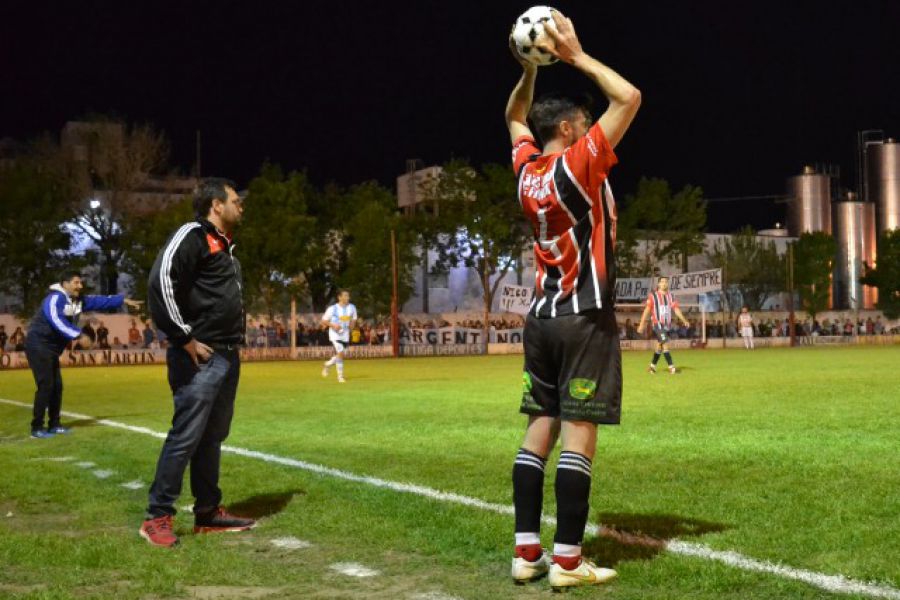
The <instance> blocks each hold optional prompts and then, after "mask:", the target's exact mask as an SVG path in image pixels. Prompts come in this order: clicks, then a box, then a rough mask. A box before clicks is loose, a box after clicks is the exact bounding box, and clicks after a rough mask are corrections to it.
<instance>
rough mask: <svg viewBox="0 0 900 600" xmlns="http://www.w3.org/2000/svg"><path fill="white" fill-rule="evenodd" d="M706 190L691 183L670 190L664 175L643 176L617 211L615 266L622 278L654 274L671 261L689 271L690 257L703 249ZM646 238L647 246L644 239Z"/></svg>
mask: <svg viewBox="0 0 900 600" xmlns="http://www.w3.org/2000/svg"><path fill="white" fill-rule="evenodd" d="M705 227H706V203H705V202H704V201H703V190H701V189H700V188H699V187H695V186H691V185H687V186H685V187H684V188H682V189H681V190H680V191H679V192H678V193H676V194H674V195H673V194H672V190H671V188H670V187H669V183H668V182H667V181H666V180H664V179H658V178H646V177H642V178H641V180H640V181H639V182H638V187H637V191H636V192H635V194H634V195H629V196H626V198H625V203H624V204H623V205H622V206H621V207H620V209H619V218H618V221H617V235H616V238H617V239H616V267H617V272H618V274H619V275H620V276H623V277H650V276H653V275H656V274H657V273H658V271H659V268H658V264H659V263H660V262H661V261H662V260H668V261H669V262H670V263H672V264H678V265H680V266H681V268H682V270H683V271H687V268H688V266H687V259H688V257H689V256H690V255H692V254H697V253H699V252H702V251H703V248H704V236H703V230H704V228H705ZM641 242H643V244H642V243H641Z"/></svg>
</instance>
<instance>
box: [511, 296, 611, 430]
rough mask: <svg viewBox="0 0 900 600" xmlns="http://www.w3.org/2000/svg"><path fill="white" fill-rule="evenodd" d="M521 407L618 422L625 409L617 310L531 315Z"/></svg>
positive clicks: (565, 417) (565, 416) (576, 418)
mask: <svg viewBox="0 0 900 600" xmlns="http://www.w3.org/2000/svg"><path fill="white" fill-rule="evenodd" d="M524 338H525V339H524V344H525V373H524V375H523V385H524V390H523V393H522V407H521V409H520V412H523V413H525V414H526V415H535V416H550V417H560V418H561V419H563V420H566V421H589V422H591V423H598V424H600V423H602V424H605V425H617V424H618V423H619V419H620V416H621V409H622V355H621V353H620V351H619V329H618V326H617V325H616V316H615V313H613V312H612V311H597V310H595V311H590V312H586V313H582V314H579V315H567V316H564V317H556V318H553V319H538V318H537V317H535V316H533V315H532V314H530V313H529V315H528V317H527V318H526V320H525V333H524Z"/></svg>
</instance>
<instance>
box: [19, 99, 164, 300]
mask: <svg viewBox="0 0 900 600" xmlns="http://www.w3.org/2000/svg"><path fill="white" fill-rule="evenodd" d="M36 151H37V152H36V154H37V155H38V156H39V157H40V159H41V160H42V162H43V165H44V168H45V169H47V170H49V171H50V172H53V173H54V174H55V176H56V177H58V178H59V182H60V184H61V185H62V186H63V188H64V189H65V190H66V196H67V204H68V206H69V209H70V211H71V213H70V214H71V219H72V223H73V224H74V225H75V226H76V227H77V228H78V229H79V230H80V232H81V233H82V234H83V235H85V236H87V237H88V238H89V239H90V240H91V241H93V243H94V244H95V245H96V246H97V248H98V251H99V256H100V257H101V261H100V290H101V292H102V293H104V294H115V293H116V292H117V291H118V279H119V272H120V271H121V270H122V269H123V268H124V266H125V263H126V260H127V258H126V254H127V251H128V247H127V245H126V244H124V243H123V240H124V239H125V238H126V237H128V232H127V231H126V229H127V228H128V227H130V226H141V220H140V219H141V217H143V216H144V215H145V214H146V213H147V212H148V207H147V206H145V205H144V204H143V202H142V201H141V199H140V196H138V195H137V194H136V192H139V191H140V190H141V189H142V188H143V187H144V186H145V185H146V183H147V181H148V179H149V178H150V176H151V175H153V174H159V173H161V171H162V169H163V167H164V166H165V163H166V160H167V158H168V151H169V145H168V141H167V140H166V137H165V135H163V134H162V133H161V132H158V131H156V130H155V129H154V128H153V127H151V126H150V125H138V126H132V127H129V126H128V125H127V124H125V123H124V122H122V121H120V120H117V119H113V118H109V117H105V116H92V117H90V120H89V121H86V122H79V123H75V124H74V125H73V126H72V128H71V130H70V133H69V134H68V139H67V141H66V143H65V144H57V143H56V142H54V141H51V140H49V138H44V139H43V140H41V141H40V142H39V143H38V144H37V145H36ZM152 208H153V207H151V210H152Z"/></svg>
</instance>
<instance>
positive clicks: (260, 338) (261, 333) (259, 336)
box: [254, 321, 266, 348]
mask: <svg viewBox="0 0 900 600" xmlns="http://www.w3.org/2000/svg"><path fill="white" fill-rule="evenodd" d="M254 338H255V339H256V347H257V348H265V347H266V325H265V323H263V322H262V321H260V322H259V327H257V328H256V335H255V336H254Z"/></svg>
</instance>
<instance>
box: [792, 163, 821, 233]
mask: <svg viewBox="0 0 900 600" xmlns="http://www.w3.org/2000/svg"><path fill="white" fill-rule="evenodd" d="M787 226H788V227H787V228H788V233H789V234H790V235H791V236H795V237H797V236H799V235H800V234H802V233H810V232H814V231H824V232H826V233H831V178H830V177H829V176H828V175H825V174H823V173H816V170H815V169H814V168H813V167H804V168H803V174H802V175H795V176H794V177H791V178H790V179H788V210H787Z"/></svg>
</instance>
